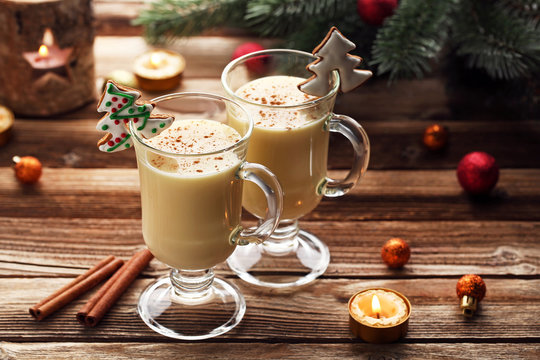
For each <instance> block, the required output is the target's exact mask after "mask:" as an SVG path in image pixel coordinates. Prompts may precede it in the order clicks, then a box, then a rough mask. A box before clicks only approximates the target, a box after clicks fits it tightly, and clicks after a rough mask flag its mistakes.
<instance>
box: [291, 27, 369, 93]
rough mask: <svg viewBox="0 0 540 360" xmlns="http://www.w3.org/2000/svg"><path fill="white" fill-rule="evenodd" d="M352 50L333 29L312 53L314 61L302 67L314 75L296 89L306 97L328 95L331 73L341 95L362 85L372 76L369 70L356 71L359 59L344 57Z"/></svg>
mask: <svg viewBox="0 0 540 360" xmlns="http://www.w3.org/2000/svg"><path fill="white" fill-rule="evenodd" d="M355 48H356V45H354V43H353V42H352V41H350V40H348V39H347V38H346V37H345V36H343V34H342V33H341V32H339V30H338V29H337V28H336V27H335V26H333V27H332V28H331V29H330V31H329V32H328V34H327V35H326V37H325V38H324V40H323V41H322V42H321V43H320V44H319V45H318V46H317V47H316V48H315V49H314V50H313V55H315V56H317V57H318V59H317V60H315V61H314V62H312V63H310V64H308V66H306V69H307V70H308V71H310V72H312V73H313V74H314V75H313V76H312V77H310V78H309V79H307V80H305V81H303V82H301V83H300V84H298V89H299V90H300V91H303V92H305V93H306V94H309V95H315V96H324V95H326V94H328V92H329V91H330V89H331V85H330V74H331V73H332V70H337V71H339V77H340V80H341V84H340V88H341V91H343V92H348V91H351V90H353V89H355V88H357V87H359V86H360V85H362V83H363V82H364V81H366V80H367V79H369V78H370V77H371V75H372V73H371V71H369V70H358V69H356V67H357V66H358V65H360V63H361V62H362V58H361V57H359V56H354V55H350V54H348V52H349V51H351V50H354V49H355Z"/></svg>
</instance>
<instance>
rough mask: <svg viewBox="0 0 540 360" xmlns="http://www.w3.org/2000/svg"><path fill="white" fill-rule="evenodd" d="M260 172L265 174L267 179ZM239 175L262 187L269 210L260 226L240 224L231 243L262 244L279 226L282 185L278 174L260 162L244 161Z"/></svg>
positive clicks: (233, 233) (232, 235)
mask: <svg viewBox="0 0 540 360" xmlns="http://www.w3.org/2000/svg"><path fill="white" fill-rule="evenodd" d="M258 173H259V174H261V175H264V177H265V180H263V179H262V178H261V176H259V175H258ZM237 176H238V177H239V178H240V179H242V180H247V181H251V182H252V183H254V184H255V185H257V186H258V187H260V188H261V190H262V191H263V193H264V196H265V197H266V202H267V204H268V211H266V216H265V217H264V219H262V220H261V221H260V222H259V226H257V227H255V228H249V229H244V228H242V227H241V226H238V227H237V228H236V229H235V230H234V231H233V232H232V234H231V236H230V243H231V244H233V245H248V244H251V243H255V244H261V243H262V242H264V241H265V240H266V239H268V237H270V235H272V233H273V232H274V230H275V229H276V227H277V226H278V223H279V217H280V216H281V212H282V210H283V191H282V189H281V185H280V184H279V181H278V179H277V177H276V175H274V174H273V173H272V172H271V171H270V170H269V169H268V168H267V167H265V166H263V165H260V164H254V163H249V162H244V163H243V164H242V166H241V167H240V170H239V171H238V172H237Z"/></svg>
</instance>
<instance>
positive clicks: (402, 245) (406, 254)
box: [381, 238, 411, 269]
mask: <svg viewBox="0 0 540 360" xmlns="http://www.w3.org/2000/svg"><path fill="white" fill-rule="evenodd" d="M381 257H382V259H383V261H384V262H385V263H386V265H388V267H390V268H393V269H396V268H400V267H403V265H405V264H406V263H407V262H408V261H409V258H410V257H411V249H410V248H409V244H407V243H406V242H405V241H404V240H403V239H400V238H393V239H390V240H388V241H387V242H386V243H385V244H384V245H383V247H382V249H381Z"/></svg>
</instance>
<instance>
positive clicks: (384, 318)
mask: <svg viewBox="0 0 540 360" xmlns="http://www.w3.org/2000/svg"><path fill="white" fill-rule="evenodd" d="M410 314H411V304H410V302H409V300H408V299H407V298H406V297H405V296H403V295H402V294H400V293H398V292H397V291H394V290H390V289H384V288H372V289H365V290H362V291H359V292H358V293H356V294H354V295H353V296H352V297H351V299H350V300H349V325H350V328H351V331H352V333H353V334H354V335H355V336H356V337H360V338H361V339H363V340H364V341H366V342H369V343H388V342H393V341H396V340H398V339H399V338H401V337H403V336H405V334H406V333H407V329H408V324H409V316H410Z"/></svg>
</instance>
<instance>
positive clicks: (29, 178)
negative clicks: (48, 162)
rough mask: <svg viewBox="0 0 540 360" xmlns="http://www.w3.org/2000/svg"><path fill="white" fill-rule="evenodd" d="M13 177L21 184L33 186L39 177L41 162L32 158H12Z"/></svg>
mask: <svg viewBox="0 0 540 360" xmlns="http://www.w3.org/2000/svg"><path fill="white" fill-rule="evenodd" d="M13 162H14V163H15V166H13V169H14V170H15V177H17V180H19V181H20V182H22V183H23V184H33V183H35V182H37V181H38V180H39V178H40V177H41V162H40V161H39V160H38V159H37V158H35V157H33V156H23V157H19V156H14V157H13Z"/></svg>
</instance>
